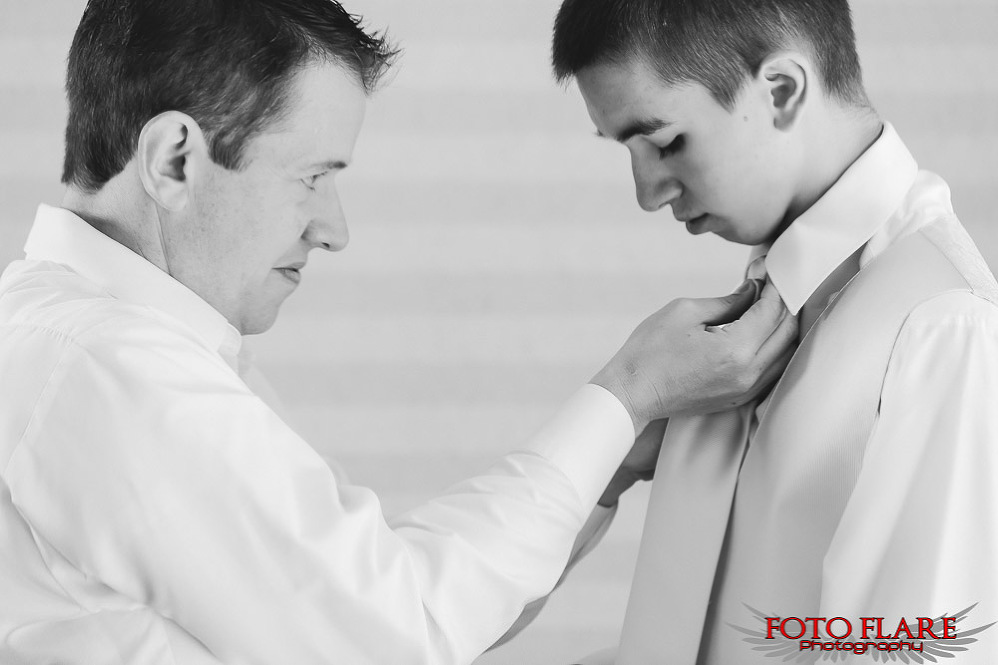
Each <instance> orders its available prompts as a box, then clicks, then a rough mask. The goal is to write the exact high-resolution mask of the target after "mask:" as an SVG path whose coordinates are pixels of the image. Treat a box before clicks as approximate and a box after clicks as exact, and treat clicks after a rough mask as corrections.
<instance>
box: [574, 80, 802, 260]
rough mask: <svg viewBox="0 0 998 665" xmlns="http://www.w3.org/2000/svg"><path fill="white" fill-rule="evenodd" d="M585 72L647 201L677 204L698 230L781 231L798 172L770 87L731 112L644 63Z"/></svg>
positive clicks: (598, 109)
mask: <svg viewBox="0 0 998 665" xmlns="http://www.w3.org/2000/svg"><path fill="white" fill-rule="evenodd" d="M577 78H578V83H579V89H580V90H581V92H582V96H583V98H584V99H585V102H586V106H587V107H588V110H589V116H590V117H591V118H592V120H593V122H594V123H595V125H596V128H597V130H598V132H599V134H600V135H601V136H605V137H608V138H613V139H616V140H618V141H620V142H621V143H623V144H624V145H625V146H626V147H627V149H628V151H629V152H630V153H631V167H632V171H633V174H634V184H635V187H636V190H637V197H638V203H640V205H641V207H642V208H644V209H645V210H648V211H656V210H659V209H660V208H662V207H664V206H666V205H670V206H672V212H673V215H674V216H675V218H676V219H677V220H679V221H681V222H685V223H686V228H687V230H689V232H690V233H694V234H699V233H706V232H711V233H716V234H717V235H719V236H721V237H722V238H725V239H727V240H730V241H733V242H738V243H743V244H748V245H756V244H759V243H762V242H766V241H769V240H772V239H773V238H774V237H775V236H776V235H778V234H779V232H780V231H781V230H782V229H781V224H782V222H783V218H784V216H785V215H786V213H787V209H788V207H789V206H790V204H791V199H792V197H793V194H792V190H793V186H792V181H793V175H794V174H793V170H794V169H793V168H792V167H791V160H790V159H789V158H788V156H789V155H790V154H791V153H790V151H789V147H790V145H789V138H788V135H787V133H786V132H782V131H779V130H777V129H776V128H775V126H774V122H773V117H772V114H771V113H770V106H769V101H770V100H769V99H767V94H768V93H767V91H766V87H765V86H764V85H759V84H758V83H757V82H755V81H750V82H749V83H748V84H746V86H745V87H744V89H743V90H742V93H741V94H740V96H739V99H738V101H737V103H736V105H735V108H734V109H733V110H732V111H728V110H727V109H725V108H724V107H723V106H721V105H720V104H719V103H718V102H717V101H715V100H714V98H713V97H712V96H711V95H710V93H709V91H708V90H707V89H706V88H705V87H704V86H702V85H699V84H695V83H688V84H683V85H677V86H672V85H667V84H664V83H662V81H661V80H660V79H659V78H658V77H657V76H656V75H655V74H654V72H653V71H652V70H651V69H649V68H648V67H647V66H645V65H644V64H642V63H640V62H637V61H632V62H629V63H626V64H603V65H594V66H591V67H587V68H585V69H583V70H582V71H581V72H579V74H578V77H577Z"/></svg>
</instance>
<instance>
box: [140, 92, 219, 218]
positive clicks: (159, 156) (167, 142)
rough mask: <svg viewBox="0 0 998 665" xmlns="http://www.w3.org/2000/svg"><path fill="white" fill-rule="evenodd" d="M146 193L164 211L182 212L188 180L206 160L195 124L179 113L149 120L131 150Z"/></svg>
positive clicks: (187, 195) (188, 185) (168, 113)
mask: <svg viewBox="0 0 998 665" xmlns="http://www.w3.org/2000/svg"><path fill="white" fill-rule="evenodd" d="M135 157H136V159H137V162H138V167H139V177H140V178H141V180H142V186H143V187H144V188H145V190H146V193H147V194H148V195H149V197H150V198H152V199H153V200H154V201H156V203H157V204H159V205H160V206H162V207H163V208H166V209H167V210H172V211H177V210H180V209H182V208H183V207H184V206H185V205H187V202H188V201H189V200H190V196H191V187H192V179H193V178H196V177H197V176H198V175H199V173H200V172H201V171H202V169H201V165H202V164H203V163H204V162H203V160H205V159H208V158H209V156H208V146H207V143H206V142H205V139H204V135H203V134H202V133H201V128H200V127H199V126H198V124H197V122H195V121H194V119H193V118H191V117H190V116H189V115H187V114H185V113H180V112H179V111H166V112H164V113H160V114H159V115H158V116H156V117H155V118H153V119H152V120H150V121H149V122H147V123H146V124H145V126H144V127H143V128H142V132H141V133H140V134H139V143H138V147H137V149H136V151H135Z"/></svg>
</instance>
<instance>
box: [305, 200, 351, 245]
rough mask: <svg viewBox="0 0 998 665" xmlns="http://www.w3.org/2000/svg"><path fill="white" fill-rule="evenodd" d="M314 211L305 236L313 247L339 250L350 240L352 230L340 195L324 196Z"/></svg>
mask: <svg viewBox="0 0 998 665" xmlns="http://www.w3.org/2000/svg"><path fill="white" fill-rule="evenodd" d="M322 199H323V200H322V201H321V203H319V204H318V205H316V207H315V209H314V210H313V211H312V219H311V220H310V221H309V223H308V226H307V227H305V233H304V234H303V238H304V239H305V241H306V242H308V244H309V245H310V246H312V247H317V248H321V249H325V250H326V251H329V252H338V251H340V250H341V249H343V248H344V247H346V246H347V244H348V243H349V242H350V230H349V229H348V228H347V220H346V216H345V215H344V214H343V206H342V205H340V200H339V197H338V196H335V195H334V196H329V197H322Z"/></svg>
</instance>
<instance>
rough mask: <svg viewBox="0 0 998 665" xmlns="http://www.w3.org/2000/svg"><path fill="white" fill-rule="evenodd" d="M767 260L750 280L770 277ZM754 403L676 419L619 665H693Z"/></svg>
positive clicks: (665, 447) (652, 503) (651, 505)
mask: <svg viewBox="0 0 998 665" xmlns="http://www.w3.org/2000/svg"><path fill="white" fill-rule="evenodd" d="M764 260H765V256H760V257H757V258H756V259H755V260H754V261H753V262H752V263H751V264H750V265H749V267H748V270H747V271H746V273H747V276H748V277H751V278H753V279H759V278H763V277H765V276H766V273H765V263H764ZM755 409H756V404H755V403H754V402H752V403H749V404H746V405H744V406H742V407H740V408H738V409H733V410H731V411H725V412H722V413H713V414H709V415H704V416H689V417H682V418H670V419H669V425H668V428H667V430H666V434H665V440H664V442H663V444H662V452H661V454H660V455H659V459H658V464H657V465H656V468H655V481H654V484H653V485H652V490H651V496H650V497H649V501H648V513H647V516H646V518H645V528H644V533H643V535H642V539H641V546H640V548H639V550H638V561H637V566H636V569H635V575H634V581H633V583H632V586H631V595H630V598H629V599H628V603H627V612H626V614H625V616H624V627H623V631H622V633H621V639H620V649H619V651H618V654H617V665H651V664H652V663H668V664H669V665H693V664H694V663H695V662H696V659H697V653H698V651H699V647H700V635H701V633H702V631H703V625H704V618H705V616H706V614H707V606H708V603H709V600H710V594H711V589H712V588H713V584H714V576H715V574H716V572H717V563H718V557H719V556H720V552H721V548H722V545H723V543H724V536H725V533H726V531H727V526H728V518H729V517H730V515H731V505H732V501H733V499H734V494H735V487H736V485H737V483H738V471H739V469H740V468H741V463H742V459H743V457H744V456H745V450H746V448H747V446H748V441H749V437H750V436H751V434H752V430H753V427H754V426H755Z"/></svg>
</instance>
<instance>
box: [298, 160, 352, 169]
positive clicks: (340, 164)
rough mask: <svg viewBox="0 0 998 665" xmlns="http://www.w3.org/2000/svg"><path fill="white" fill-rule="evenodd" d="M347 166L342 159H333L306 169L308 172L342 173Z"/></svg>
mask: <svg viewBox="0 0 998 665" xmlns="http://www.w3.org/2000/svg"><path fill="white" fill-rule="evenodd" d="M347 166H349V165H348V164H347V163H346V162H344V161H343V160H341V159H331V160H328V161H325V162H316V163H315V164H311V165H309V166H306V167H305V170H306V171H342V170H343V169H345V168H346V167H347Z"/></svg>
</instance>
